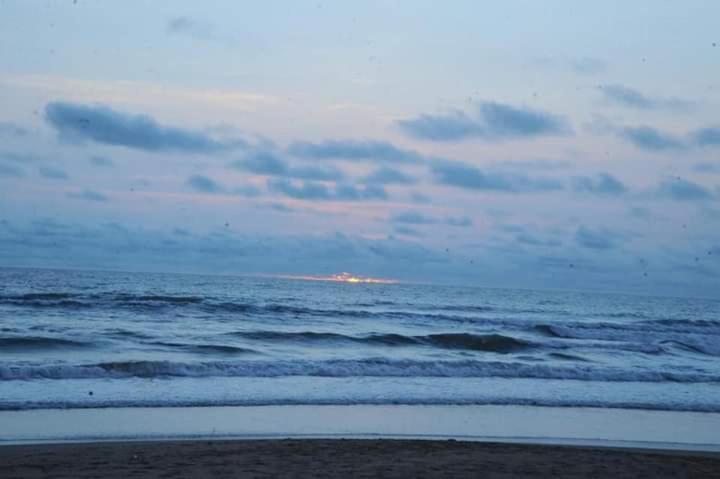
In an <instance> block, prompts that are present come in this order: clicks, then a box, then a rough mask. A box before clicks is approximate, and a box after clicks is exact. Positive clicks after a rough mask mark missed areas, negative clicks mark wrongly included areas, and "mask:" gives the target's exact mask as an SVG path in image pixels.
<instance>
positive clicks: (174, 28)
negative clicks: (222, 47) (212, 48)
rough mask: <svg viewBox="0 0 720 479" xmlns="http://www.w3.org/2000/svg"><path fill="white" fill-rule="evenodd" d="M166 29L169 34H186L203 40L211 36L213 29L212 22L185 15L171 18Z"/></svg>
mask: <svg viewBox="0 0 720 479" xmlns="http://www.w3.org/2000/svg"><path fill="white" fill-rule="evenodd" d="M166 29H167V31H168V33H171V34H175V35H188V36H190V37H194V38H199V39H204V40H207V39H210V38H212V37H213V30H214V29H213V26H212V24H210V23H208V22H204V21H201V20H198V19H195V18H190V17H187V16H178V17H173V18H171V19H170V20H168V23H167V27H166Z"/></svg>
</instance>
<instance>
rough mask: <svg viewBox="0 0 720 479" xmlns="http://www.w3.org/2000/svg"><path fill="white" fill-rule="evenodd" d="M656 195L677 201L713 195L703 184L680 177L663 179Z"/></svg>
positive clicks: (706, 198) (706, 197)
mask: <svg viewBox="0 0 720 479" xmlns="http://www.w3.org/2000/svg"><path fill="white" fill-rule="evenodd" d="M658 195H659V196H660V197H663V198H669V199H672V200H678V201H702V200H708V199H710V198H712V197H713V194H712V193H711V192H710V191H709V190H708V189H707V188H705V187H704V186H702V185H699V184H697V183H693V182H692V181H688V180H685V179H682V178H675V179H666V180H664V181H663V182H662V183H661V184H660V186H659V187H658Z"/></svg>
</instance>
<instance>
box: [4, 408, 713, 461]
mask: <svg viewBox="0 0 720 479" xmlns="http://www.w3.org/2000/svg"><path fill="white" fill-rule="evenodd" d="M0 424H3V430H2V431H1V432H0V447H6V446H7V447H9V446H11V445H18V444H53V443H67V444H71V443H75V444H78V443H108V442H137V441H152V442H155V441H178V440H184V441H193V440H205V441H207V440H216V441H217V440H245V441H247V440H258V439H262V440H277V439H285V438H295V439H300V438H302V439H303V440H319V439H331V440H332V439H341V438H342V439H350V438H355V439H358V438H363V439H368V440H370V439H378V438H383V439H388V440H389V439H402V440H408V439H415V440H417V439H422V440H428V441H432V440H447V439H455V440H460V441H465V442H482V443H487V442H502V443H507V444H513V443H514V444H535V445H542V444H544V445H565V446H575V447H611V448H612V447H615V448H617V447H619V448H624V449H652V450H661V449H662V450H676V451H705V452H713V453H715V452H720V436H718V435H717V431H718V430H720V414H717V413H697V412H677V411H673V412H670V411H646V410H632V409H625V410H624V409H602V408H551V407H542V406H431V405H427V406H400V405H395V406H242V407H232V406H224V407H184V408H183V407H173V408H102V409H57V410H49V409H46V410H25V411H0Z"/></svg>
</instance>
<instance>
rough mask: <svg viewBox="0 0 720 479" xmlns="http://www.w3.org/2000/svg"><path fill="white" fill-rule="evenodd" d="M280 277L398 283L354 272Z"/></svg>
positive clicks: (365, 282)
mask: <svg viewBox="0 0 720 479" xmlns="http://www.w3.org/2000/svg"><path fill="white" fill-rule="evenodd" d="M278 278H284V279H299V280H305V281H331V282H336V283H364V284H396V283H399V281H398V280H396V279H386V278H369V277H365V276H355V275H353V274H350V273H347V272H343V273H340V274H332V275H329V276H312V275H299V276H296V275H279V276H278Z"/></svg>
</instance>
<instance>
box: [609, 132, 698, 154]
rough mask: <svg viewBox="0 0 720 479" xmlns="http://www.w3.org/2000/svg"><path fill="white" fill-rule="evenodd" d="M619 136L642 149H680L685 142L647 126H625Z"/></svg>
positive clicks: (684, 145) (684, 146) (683, 146)
mask: <svg viewBox="0 0 720 479" xmlns="http://www.w3.org/2000/svg"><path fill="white" fill-rule="evenodd" d="M619 135H620V137H621V138H623V139H625V140H627V141H629V142H630V143H632V144H633V145H635V146H636V147H638V148H641V149H643V150H649V151H666V150H681V149H684V148H686V146H687V145H686V144H685V143H684V142H683V141H682V140H680V139H678V138H676V137H675V136H673V135H671V134H669V133H665V132H662V131H660V130H657V129H655V128H651V127H649V126H638V127H626V128H622V129H621V130H620V132H619Z"/></svg>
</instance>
